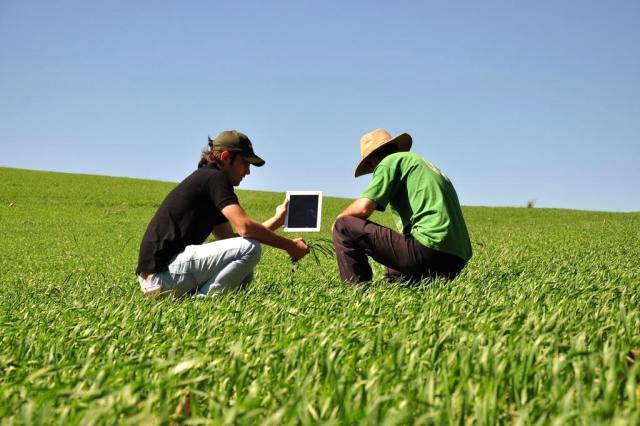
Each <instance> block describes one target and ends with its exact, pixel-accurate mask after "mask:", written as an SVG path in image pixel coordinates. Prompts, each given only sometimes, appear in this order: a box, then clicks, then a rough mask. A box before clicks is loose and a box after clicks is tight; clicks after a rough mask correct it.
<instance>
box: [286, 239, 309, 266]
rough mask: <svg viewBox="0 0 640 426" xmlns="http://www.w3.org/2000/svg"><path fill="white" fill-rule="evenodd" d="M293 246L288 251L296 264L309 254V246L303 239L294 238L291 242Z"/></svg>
mask: <svg viewBox="0 0 640 426" xmlns="http://www.w3.org/2000/svg"><path fill="white" fill-rule="evenodd" d="M291 241H292V242H293V244H292V245H291V247H290V248H289V249H288V250H287V252H288V253H289V256H291V259H292V260H293V261H294V262H297V261H298V260H300V259H302V258H303V257H305V256H306V255H307V254H308V253H309V246H307V244H306V243H305V242H304V240H303V239H302V238H294V239H292V240H291Z"/></svg>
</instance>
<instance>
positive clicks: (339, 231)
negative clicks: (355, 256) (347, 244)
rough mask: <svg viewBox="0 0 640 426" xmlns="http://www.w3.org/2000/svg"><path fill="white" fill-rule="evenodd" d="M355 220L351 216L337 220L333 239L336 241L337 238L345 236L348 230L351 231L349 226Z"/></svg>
mask: <svg viewBox="0 0 640 426" xmlns="http://www.w3.org/2000/svg"><path fill="white" fill-rule="evenodd" d="M351 219H353V218H352V217H351V216H343V217H339V218H337V219H336V221H335V223H334V224H333V232H332V234H333V239H334V240H335V239H336V237H337V236H339V235H344V234H345V232H346V231H347V229H349V224H350V222H351Z"/></svg>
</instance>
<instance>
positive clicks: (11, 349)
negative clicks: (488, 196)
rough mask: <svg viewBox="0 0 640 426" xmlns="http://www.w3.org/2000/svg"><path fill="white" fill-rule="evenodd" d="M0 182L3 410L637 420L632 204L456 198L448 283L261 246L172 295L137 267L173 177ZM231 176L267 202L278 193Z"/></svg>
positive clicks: (125, 419)
mask: <svg viewBox="0 0 640 426" xmlns="http://www.w3.org/2000/svg"><path fill="white" fill-rule="evenodd" d="M0 182H1V183H2V185H1V186H0V235H2V239H1V240H0V241H1V244H0V282H1V283H2V292H0V418H1V419H2V420H1V422H2V423H3V424H12V423H25V424H32V423H47V424H68V423H82V424H96V423H97V424H110V423H114V422H118V423H129V424H141V423H148V424H157V423H170V422H173V423H183V422H185V423H188V424H206V423H212V424H220V423H238V424H255V423H263V424H281V423H317V422H327V423H340V424H343V423H373V424H377V423H385V424H396V423H403V424H405V423H418V424H454V423H455V424H466V423H478V424H500V423H516V424H532V423H541V424H572V423H575V424H592V423H617V424H638V423H640V383H639V378H640V365H639V364H640V363H638V362H636V363H630V362H629V358H628V354H629V351H630V350H634V349H637V348H639V347H640V336H639V333H638V330H640V310H639V309H638V306H640V300H639V295H640V261H639V260H638V259H640V232H639V230H640V214H638V213H624V214H622V213H598V212H583V211H569V210H552V209H538V208H536V209H525V208H485V207H467V208H464V214H465V217H466V219H467V223H468V225H469V228H470V233H471V236H472V240H473V243H474V244H473V247H474V251H475V253H474V257H473V259H472V261H471V263H470V264H469V265H468V267H467V268H466V269H465V271H464V272H463V274H462V275H461V276H460V277H459V278H458V279H457V280H455V281H453V282H452V283H449V284H445V283H442V282H435V283H433V284H432V285H430V286H426V287H423V288H420V289H411V288H405V287H402V286H392V285H386V284H384V283H382V282H376V283H374V284H372V285H370V286H368V287H366V288H360V289H358V288H352V287H349V286H346V285H344V284H342V283H340V282H339V280H338V279H337V266H336V264H335V260H333V259H331V258H329V257H326V256H318V260H319V263H317V262H316V261H315V260H314V259H311V256H309V257H307V258H305V259H304V260H302V261H301V263H300V265H299V267H298V268H297V270H296V272H295V277H294V279H291V277H292V271H291V264H290V262H289V260H288V257H287V256H286V254H285V253H283V252H279V251H277V250H273V249H268V248H267V249H266V250H264V251H263V259H262V261H261V262H260V264H259V265H258V267H257V269H256V274H255V280H254V283H253V284H252V286H251V287H250V288H249V289H248V290H247V291H244V292H235V293H228V294H222V295H216V296H215V297H212V298H209V299H205V300H199V301H192V300H187V301H181V302H172V301H168V300H163V301H152V300H146V299H143V298H142V296H141V292H140V290H139V286H138V284H137V281H136V279H135V277H134V275H133V271H134V269H135V264H136V261H137V253H138V245H139V243H140V239H141V237H142V234H143V232H144V229H145V227H146V225H147V223H148V221H149V220H150V218H151V216H152V215H153V213H154V212H155V209H156V208H157V207H158V205H159V203H160V202H161V201H162V200H163V198H164V196H165V195H166V194H167V192H168V191H169V190H170V189H171V188H172V187H173V186H174V184H171V183H161V182H152V181H143V180H134V179H122V178H109V177H98V176H81V175H71V174H59V173H46V172H34V171H24V170H15V169H0ZM239 196H240V199H241V202H242V204H243V205H244V206H245V207H246V209H247V210H248V211H249V213H250V214H251V215H252V216H254V217H256V218H259V219H262V220H264V219H266V218H267V217H269V216H271V214H272V213H273V209H274V208H275V206H276V204H277V203H278V202H280V201H281V199H282V198H283V196H284V194H274V193H266V192H251V191H240V192H239ZM347 202H348V200H343V199H335V198H328V199H325V202H324V203H323V208H324V212H323V215H324V218H325V219H324V223H323V228H322V232H321V233H320V234H309V235H308V236H309V239H318V240H319V241H321V239H323V238H328V237H329V227H330V225H331V221H330V218H332V217H335V215H336V214H337V213H338V212H339V211H340V210H341V209H342V208H343V207H344V206H345V205H346V204H347ZM376 215H377V216H376V217H375V220H378V221H381V222H383V223H385V224H390V223H391V221H390V218H389V217H387V216H386V215H384V214H383V215H380V214H376ZM375 271H376V276H377V277H380V276H381V268H380V267H378V266H376V268H375ZM186 393H188V394H189V395H190V400H191V411H192V412H191V416H190V417H188V418H187V417H186V416H184V415H181V414H179V413H178V414H176V406H177V405H178V404H179V402H180V401H181V400H182V399H183V398H184V395H185V394H186Z"/></svg>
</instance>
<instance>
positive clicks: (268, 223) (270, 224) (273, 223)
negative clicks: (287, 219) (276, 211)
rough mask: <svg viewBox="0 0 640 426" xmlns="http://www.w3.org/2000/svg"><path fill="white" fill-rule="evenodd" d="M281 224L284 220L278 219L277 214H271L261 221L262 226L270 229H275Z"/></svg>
mask: <svg viewBox="0 0 640 426" xmlns="http://www.w3.org/2000/svg"><path fill="white" fill-rule="evenodd" d="M283 224H284V220H283V219H278V217H277V216H273V217H272V218H270V219H267V220H265V221H264V222H262V226H264V227H265V228H267V229H268V230H270V231H275V230H276V229H278V228H280V227H281V226H282V225H283ZM265 244H266V243H265Z"/></svg>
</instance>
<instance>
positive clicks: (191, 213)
mask: <svg viewBox="0 0 640 426" xmlns="http://www.w3.org/2000/svg"><path fill="white" fill-rule="evenodd" d="M230 204H238V197H236V194H235V193H234V192H233V185H231V183H230V182H229V180H228V179H227V177H226V176H225V174H224V173H223V172H221V171H220V170H218V169H216V168H214V167H206V166H205V167H201V168H199V169H198V170H196V171H195V172H193V173H192V174H191V175H190V176H189V177H187V178H186V179H185V180H183V181H182V182H180V184H178V186H176V187H175V188H174V189H173V190H172V191H171V192H170V193H169V195H167V198H165V200H164V201H163V202H162V204H161V205H160V208H158V211H157V212H156V214H155V216H154V217H153V219H151V222H150V223H149V226H148V227H147V231H146V232H145V234H144V237H143V238H142V243H141V244H140V256H139V257H138V268H137V269H136V274H142V273H157V272H164V271H166V270H167V266H168V265H169V263H170V262H171V259H172V258H173V257H174V256H175V255H177V254H178V253H180V252H182V251H183V250H184V248H185V247H186V246H188V245H192V244H202V243H203V242H204V240H206V239H207V237H208V236H209V234H210V233H211V231H212V230H213V227H214V226H216V225H219V224H221V223H225V222H227V219H226V218H225V217H224V215H223V214H222V213H221V211H220V210H222V209H223V208H224V207H226V206H228V205H230Z"/></svg>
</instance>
